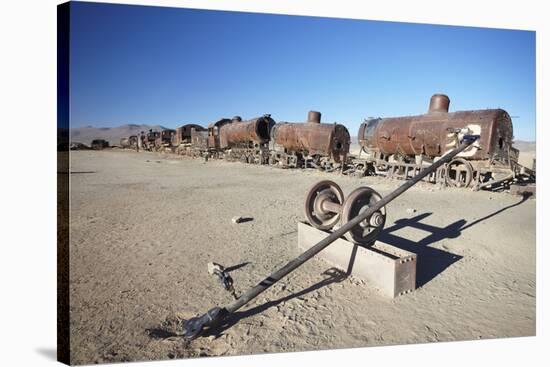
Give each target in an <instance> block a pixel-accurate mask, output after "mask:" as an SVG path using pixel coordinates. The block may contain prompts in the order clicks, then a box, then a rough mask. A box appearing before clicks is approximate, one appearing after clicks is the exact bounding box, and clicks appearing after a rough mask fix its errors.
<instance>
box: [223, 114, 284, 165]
mask: <svg viewBox="0 0 550 367" xmlns="http://www.w3.org/2000/svg"><path fill="white" fill-rule="evenodd" d="M274 125H275V121H274V120H273V119H272V118H271V115H263V116H261V117H257V118H253V119H251V120H247V121H242V120H241V118H240V117H236V118H233V120H232V121H231V123H228V124H224V125H223V126H221V127H220V129H219V135H218V137H219V148H220V149H221V150H222V151H223V152H224V156H225V158H226V159H227V160H240V161H242V162H246V163H254V164H267V163H268V159H269V147H268V143H269V140H270V132H271V129H272V128H273V126H274Z"/></svg>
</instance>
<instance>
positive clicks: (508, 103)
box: [71, 3, 535, 140]
mask: <svg viewBox="0 0 550 367" xmlns="http://www.w3.org/2000/svg"><path fill="white" fill-rule="evenodd" d="M433 93H445V94H447V95H449V97H450V98H451V106H450V110H451V111H458V110H469V109H483V108H497V107H498V108H503V109H505V110H506V111H508V113H509V114H510V115H511V116H512V120H513V122H514V135H515V137H516V139H522V140H534V139H535V32H531V31H515V30H500V29H486V28H473V27H450V26H436V25H421V24H409V23H393V22H377V21H367V20H350V19H330V18H318V17H298V16H286V15H269V14H251V13H239V12H221V11H205V10H204V11H203V10H191V9H176V8H163V7H143V6H128V5H112V4H98V3H73V5H72V9H71V125H72V126H73V127H79V126H85V125H93V126H98V127H109V126H119V125H122V124H128V123H134V124H161V125H163V126H167V127H176V126H180V125H182V124H185V123H199V124H202V125H207V124H208V123H210V122H212V121H214V120H216V119H218V118H220V117H231V116H234V115H240V116H242V117H243V118H245V119H246V118H252V117H256V116H259V115H262V114H265V113H270V114H271V115H272V117H273V118H274V119H275V120H276V121H304V120H305V119H306V115H307V111H308V110H311V109H315V110H319V111H321V112H322V114H323V117H322V119H323V121H324V122H334V121H337V122H339V123H342V124H344V125H346V126H347V127H348V129H349V130H350V133H351V134H352V135H356V134H357V129H358V127H359V124H360V123H361V122H362V120H363V119H364V118H366V117H370V116H373V117H389V116H402V115H411V114H421V113H425V111H426V110H427V108H428V103H429V98H430V96H431V95H432V94H433Z"/></svg>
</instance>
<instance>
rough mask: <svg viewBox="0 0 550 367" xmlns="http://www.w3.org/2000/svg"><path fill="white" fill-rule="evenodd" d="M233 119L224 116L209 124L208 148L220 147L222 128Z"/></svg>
mask: <svg viewBox="0 0 550 367" xmlns="http://www.w3.org/2000/svg"><path fill="white" fill-rule="evenodd" d="M232 121H233V120H230V119H227V118H222V119H220V120H218V121H216V122H213V123H211V124H210V125H208V141H207V144H208V148H209V149H220V128H221V127H222V126H224V125H226V124H230V123H232Z"/></svg>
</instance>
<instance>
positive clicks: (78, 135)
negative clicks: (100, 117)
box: [69, 124, 165, 145]
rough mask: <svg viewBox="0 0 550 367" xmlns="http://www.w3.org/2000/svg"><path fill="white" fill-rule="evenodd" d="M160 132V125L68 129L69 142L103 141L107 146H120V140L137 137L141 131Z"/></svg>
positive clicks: (88, 143)
mask: <svg viewBox="0 0 550 367" xmlns="http://www.w3.org/2000/svg"><path fill="white" fill-rule="evenodd" d="M149 129H153V130H159V131H160V130H162V129H165V127H164V126H161V125H136V124H127V125H122V126H118V127H93V126H85V127H77V128H71V129H70V134H69V137H70V140H71V142H78V143H84V144H86V145H90V144H91V142H92V140H94V139H104V140H107V141H108V142H109V145H120V139H122V138H127V137H129V136H131V135H138V134H139V133H140V132H141V131H145V132H147V131H149Z"/></svg>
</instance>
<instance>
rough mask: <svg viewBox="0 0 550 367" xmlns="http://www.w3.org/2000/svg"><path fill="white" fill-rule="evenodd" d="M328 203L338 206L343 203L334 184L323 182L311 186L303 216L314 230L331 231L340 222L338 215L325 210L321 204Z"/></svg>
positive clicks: (342, 197) (337, 187)
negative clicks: (304, 215)
mask: <svg viewBox="0 0 550 367" xmlns="http://www.w3.org/2000/svg"><path fill="white" fill-rule="evenodd" d="M325 201H330V202H333V203H336V204H338V205H342V203H343V202H344V193H343V192H342V189H341V188H340V186H338V185H337V184H336V183H335V182H332V181H329V180H324V181H320V182H317V183H316V184H315V185H313V186H312V187H311V188H310V189H309V191H308V192H307V195H306V203H305V214H306V218H307V220H308V222H309V223H310V224H311V225H312V226H314V227H315V228H318V229H322V230H327V229H331V228H332V227H334V226H335V225H336V223H338V221H339V220H340V213H336V212H332V211H329V210H326V209H325V206H324V205H323V203H324V202H325Z"/></svg>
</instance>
